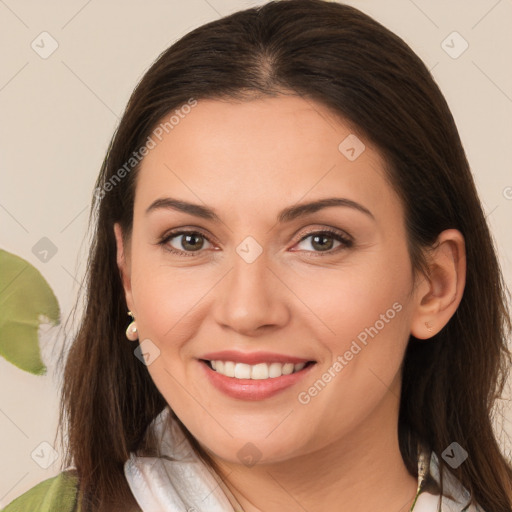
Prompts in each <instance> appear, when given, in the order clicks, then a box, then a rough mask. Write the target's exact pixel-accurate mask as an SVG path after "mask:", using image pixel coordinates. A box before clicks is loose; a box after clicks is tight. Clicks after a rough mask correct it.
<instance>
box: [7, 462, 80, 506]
mask: <svg viewBox="0 0 512 512" xmlns="http://www.w3.org/2000/svg"><path fill="white" fill-rule="evenodd" d="M77 490H78V478H77V476H76V473H75V472H74V471H71V470H68V471H63V472H62V473H59V474H58V475H57V476H54V477H53V478H49V479H47V480H44V481H43V482H41V483H39V484H37V485H36V486H35V487H32V489H29V490H28V491H27V492H25V493H24V494H22V495H21V496H19V497H18V498H16V499H15V500H14V501H12V502H11V503H10V504H9V505H7V507H5V508H4V509H3V510H2V511H1V512H54V511H56V510H58V511H59V512H73V511H74V510H75V507H76V497H77Z"/></svg>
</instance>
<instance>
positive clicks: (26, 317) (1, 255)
mask: <svg viewBox="0 0 512 512" xmlns="http://www.w3.org/2000/svg"><path fill="white" fill-rule="evenodd" d="M59 322H60V309H59V303H58V302H57V298H56V297H55V294H54V293H53V291H52V289H51V288H50V286H49V285H48V283H47V282H46V280H45V278H44V277H43V276H42V275H41V273H40V272H39V270H37V269H36V268H35V267H34V266H32V265H31V264H30V263H29V262H28V261H25V260H24V259H23V258H20V257H19V256H16V255H15V254H11V253H9V252H7V251H4V250H2V249H0V355H1V356H3V357H5V359H7V361H10V362H11V363H13V364H14V365H16V366H17V367H18V368H21V369H22V370H25V371H27V372H30V373H33V374H35V375H42V374H44V373H46V367H45V365H44V364H43V361H42V359H41V352H40V349H39V336H38V329H39V325H40V324H42V323H51V324H54V325H56V324H58V323H59Z"/></svg>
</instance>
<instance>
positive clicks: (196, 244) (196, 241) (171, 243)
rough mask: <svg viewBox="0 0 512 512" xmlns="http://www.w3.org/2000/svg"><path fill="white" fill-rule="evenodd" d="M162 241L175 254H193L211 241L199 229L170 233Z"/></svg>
mask: <svg viewBox="0 0 512 512" xmlns="http://www.w3.org/2000/svg"><path fill="white" fill-rule="evenodd" d="M160 243H161V244H162V245H164V246H165V247H166V248H167V249H168V250H169V251H171V252H173V253H175V254H181V255H187V256H191V254H190V253H194V252H199V251H200V250H201V249H204V248H205V243H206V244H209V243H210V241H209V240H208V239H207V238H206V237H205V236H204V235H202V234H201V233H199V232H197V231H180V232H176V233H171V234H169V235H168V236H166V237H165V238H164V239H163V240H162V241H161V242H160Z"/></svg>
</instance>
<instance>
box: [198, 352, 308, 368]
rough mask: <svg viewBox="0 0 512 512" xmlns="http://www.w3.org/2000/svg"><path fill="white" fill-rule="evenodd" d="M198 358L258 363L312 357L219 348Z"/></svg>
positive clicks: (293, 361)
mask: <svg viewBox="0 0 512 512" xmlns="http://www.w3.org/2000/svg"><path fill="white" fill-rule="evenodd" d="M199 359H204V360H207V361H233V362H235V363H245V364H250V365H254V364H259V363H293V364H298V363H307V362H309V361H312V359H304V358H303V357H295V356H289V355H286V354H275V353H273V352H240V351H238V350H221V351H220V352H209V353H208V354H204V355H203V356H201V357H200V358H199Z"/></svg>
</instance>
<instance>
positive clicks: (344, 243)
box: [158, 228, 354, 258]
mask: <svg viewBox="0 0 512 512" xmlns="http://www.w3.org/2000/svg"><path fill="white" fill-rule="evenodd" d="M180 235H199V236H201V237H202V238H204V239H206V240H207V241H208V242H210V243H213V242H212V241H211V240H210V239H209V238H208V237H207V236H205V235H203V234H202V233H201V232H200V231H192V230H190V231H186V230H179V231H171V232H170V233H167V234H166V235H164V236H163V237H162V239H161V240H159V242H158V245H161V246H162V247H164V249H165V250H166V251H169V252H171V253H173V254H176V255H178V256H186V257H189V256H196V254H198V253H200V252H201V250H199V251H179V250H178V249H175V248H174V247H171V246H170V245H168V243H169V241H170V240H171V239H173V238H175V237H178V236H180ZM313 235H328V236H330V237H332V238H334V239H335V240H337V241H338V242H340V243H341V245H340V246H338V247H337V248H335V249H330V250H328V251H306V252H309V253H313V254H314V256H313V257H315V258H316V257H323V256H332V255H333V254H337V253H338V252H339V251H340V250H343V249H349V248H350V247H352V246H353V245H354V242H353V240H351V239H350V238H349V237H347V236H344V235H342V234H341V233H340V232H339V231H336V230H334V229H329V228H326V229H322V230H318V231H309V232H307V233H305V234H304V236H303V237H302V238H301V239H300V240H299V241H298V242H297V243H300V242H303V241H304V240H306V239H307V238H309V237H311V236H313Z"/></svg>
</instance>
